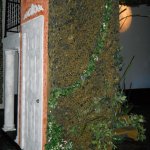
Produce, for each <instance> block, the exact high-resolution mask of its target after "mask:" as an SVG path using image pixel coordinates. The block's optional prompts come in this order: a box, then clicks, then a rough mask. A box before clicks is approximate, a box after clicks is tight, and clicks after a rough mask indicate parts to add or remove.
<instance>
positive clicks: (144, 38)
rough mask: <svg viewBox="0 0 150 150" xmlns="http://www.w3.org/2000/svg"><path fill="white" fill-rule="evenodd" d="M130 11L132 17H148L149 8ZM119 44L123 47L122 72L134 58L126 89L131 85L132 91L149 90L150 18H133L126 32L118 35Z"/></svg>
mask: <svg viewBox="0 0 150 150" xmlns="http://www.w3.org/2000/svg"><path fill="white" fill-rule="evenodd" d="M132 11H133V15H134V14H140V15H147V16H150V7H148V6H145V5H141V6H140V7H133V8H132ZM120 44H121V46H123V50H122V56H123V58H124V68H123V70H125V68H126V66H127V65H128V64H129V62H130V60H131V58H132V56H135V59H134V61H133V63H132V66H131V68H130V69H129V71H128V74H127V75H126V81H125V85H126V89H129V88H130V84H131V83H132V87H131V88H133V89H134V88H150V18H142V17H133V20H132V24H131V27H130V28H129V29H128V31H126V32H124V33H120ZM121 73H123V71H122V72H121ZM121 86H122V84H121Z"/></svg>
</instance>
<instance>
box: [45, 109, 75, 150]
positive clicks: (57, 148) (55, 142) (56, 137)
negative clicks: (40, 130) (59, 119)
mask: <svg viewBox="0 0 150 150" xmlns="http://www.w3.org/2000/svg"><path fill="white" fill-rule="evenodd" d="M50 113H51V112H50ZM62 130H63V129H62V127H61V126H60V125H58V124H57V123H56V121H55V118H54V116H53V115H49V118H48V129H47V141H48V142H47V144H46V146H45V148H46V149H47V150H72V149H73V148H72V143H71V142H68V141H66V140H64V139H63V138H62V133H63V131H62Z"/></svg>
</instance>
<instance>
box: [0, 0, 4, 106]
mask: <svg viewBox="0 0 150 150" xmlns="http://www.w3.org/2000/svg"><path fill="white" fill-rule="evenodd" d="M1 40H2V0H0V104H1V103H2V96H3V49H2V41H1Z"/></svg>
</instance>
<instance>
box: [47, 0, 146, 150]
mask: <svg viewBox="0 0 150 150" xmlns="http://www.w3.org/2000/svg"><path fill="white" fill-rule="evenodd" d="M112 3H113V0H105V4H104V10H103V16H102V17H103V23H102V25H101V27H100V30H99V33H98V37H97V44H96V46H95V48H94V50H93V53H92V54H91V56H90V58H89V61H88V64H87V68H86V69H85V70H84V71H83V72H82V73H81V75H80V77H79V79H78V80H77V81H75V82H74V83H73V84H72V85H69V86H68V87H62V88H59V87H55V88H53V89H52V90H51V95H50V99H49V101H48V109H49V113H48V126H47V144H46V146H45V149H46V150H72V149H73V143H72V141H67V140H66V139H64V137H63V135H64V130H63V127H62V126H60V125H59V124H58V123H57V121H56V119H55V117H54V115H53V113H52V112H53V110H55V109H56V108H57V105H58V101H59V99H60V98H61V97H66V96H69V95H70V94H72V93H73V92H75V91H76V90H77V89H79V88H81V87H83V86H84V84H85V82H86V81H87V80H88V79H90V78H91V76H92V75H93V73H94V71H95V69H96V63H97V62H98V60H99V59H100V56H101V55H102V53H103V52H104V50H105V46H106V45H105V42H106V39H107V36H108V31H109V23H110V18H111V14H112V11H113V10H112ZM114 60H115V65H116V69H118V70H120V69H121V68H122V57H121V56H120V49H118V50H116V53H115V54H114ZM104 69H105V68H104ZM104 82H105V87H103V88H104V92H105V94H104V96H100V97H98V98H97V97H96V98H95V99H94V100H93V101H92V103H91V106H90V107H87V108H85V110H84V112H82V113H83V115H85V116H89V120H90V121H89V120H88V121H87V122H84V124H85V125H84V129H83V130H85V128H87V129H88V130H90V131H91V132H92V135H93V138H92V141H91V147H92V148H93V149H98V150H107V149H108V147H111V148H114V149H115V145H114V143H113V141H121V140H122V138H121V137H117V135H116V134H115V133H114V132H113V131H114V129H116V128H122V127H130V126H132V127H135V128H136V129H137V130H138V132H139V137H138V140H143V139H144V138H145V136H144V132H145V129H144V128H143V126H142V123H143V121H144V120H143V117H142V116H138V115H130V116H129V119H128V120H125V119H123V120H122V119H119V118H120V116H121V115H124V114H123V113H122V109H121V106H122V105H123V104H124V103H125V102H126V97H125V96H124V94H123V92H120V91H119V89H118V88H116V87H115V90H114V93H113V96H112V95H111V96H108V94H107V93H108V91H107V90H109V88H112V87H111V86H110V85H109V81H107V80H106V81H104ZM104 113H108V115H105V114H104ZM92 114H94V117H93V115H92ZM99 114H102V115H101V116H98V115H99ZM79 115H80V114H79ZM83 130H82V129H78V127H77V126H73V127H72V128H71V129H70V133H71V134H72V135H77V134H78V132H79V131H81V132H83Z"/></svg>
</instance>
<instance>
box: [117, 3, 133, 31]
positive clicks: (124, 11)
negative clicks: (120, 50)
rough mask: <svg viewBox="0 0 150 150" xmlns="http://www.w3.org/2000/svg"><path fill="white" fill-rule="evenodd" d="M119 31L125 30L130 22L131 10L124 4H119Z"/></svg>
mask: <svg viewBox="0 0 150 150" xmlns="http://www.w3.org/2000/svg"><path fill="white" fill-rule="evenodd" d="M119 14H120V15H119V20H120V32H125V31H127V30H128V28H129V27H130V25H131V22H132V10H131V8H130V7H128V6H125V5H119Z"/></svg>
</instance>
